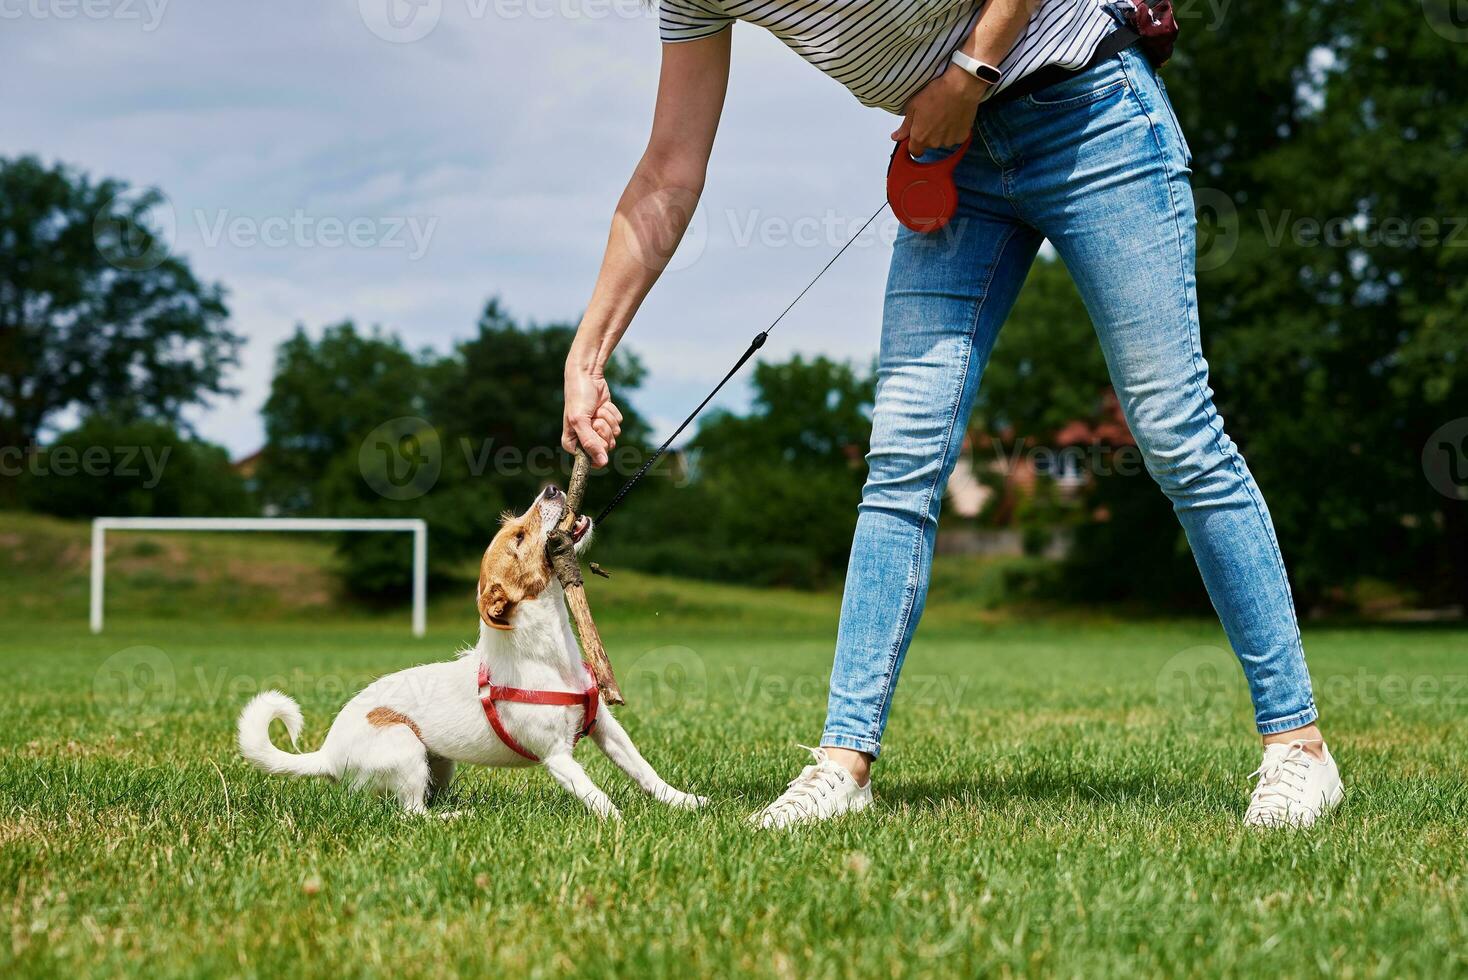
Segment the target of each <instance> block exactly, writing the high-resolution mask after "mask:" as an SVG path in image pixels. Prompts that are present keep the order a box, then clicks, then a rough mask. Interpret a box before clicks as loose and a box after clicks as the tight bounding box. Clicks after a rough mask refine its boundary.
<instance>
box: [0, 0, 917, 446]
mask: <svg viewBox="0 0 1468 980" xmlns="http://www.w3.org/2000/svg"><path fill="white" fill-rule="evenodd" d="M734 30H735V37H734V65H733V71H732V77H731V81H730V93H729V98H728V102H727V104H726V107H725V110H724V122H723V125H722V127H721V129H720V134H719V138H718V142H717V144H716V146H715V148H714V156H713V160H712V161H711V164H710V169H709V178H708V184H707V187H706V189H705V192H704V197H703V202H702V205H701V209H700V214H699V215H698V216H697V217H696V218H695V220H694V224H693V228H692V230H691V231H690V233H689V236H688V237H687V239H685V242H684V247H683V248H682V249H681V250H680V252H679V254H678V255H677V256H676V257H675V259H674V261H673V265H672V267H671V268H670V270H669V271H668V272H666V273H665V274H664V276H663V279H662V281H661V282H660V283H659V285H658V286H657V288H655V289H654V291H653V293H652V295H651V296H650V297H649V299H648V301H647V302H646V304H645V305H644V307H643V310H642V312H641V313H640V314H639V316H638V318H637V320H636V321H635V322H634V324H633V326H632V329H631V332H630V333H629V334H628V337H627V339H626V340H625V341H624V345H625V346H626V347H629V348H630V349H632V350H634V351H636V352H637V354H638V355H639V356H640V357H641V358H642V359H643V361H644V363H645V364H646V366H647V367H648V369H649V376H648V379H647V381H646V382H645V384H644V387H643V390H642V391H640V392H638V393H637V394H635V395H634V396H633V401H634V402H635V403H636V404H637V406H638V407H639V408H640V409H641V410H642V411H643V412H644V414H645V415H647V416H648V417H649V418H651V419H652V421H653V423H654V426H655V428H656V429H657V430H658V431H659V432H670V431H671V430H672V428H673V427H674V426H675V425H676V423H677V421H678V420H680V419H681V417H682V415H683V414H685V413H686V412H687V411H688V410H690V409H691V408H692V407H693V405H695V404H697V402H698V400H699V398H700V397H701V396H702V394H703V393H704V391H705V390H706V389H707V388H708V387H710V386H711V385H712V384H713V382H715V381H716V380H717V379H718V378H719V377H720V376H722V374H723V373H724V371H725V370H727V368H728V366H729V365H730V364H731V363H732V362H733V360H734V359H735V358H736V357H737V356H738V355H739V354H740V353H741V352H742V351H743V350H744V348H745V346H746V345H747V343H748V341H749V338H750V337H751V336H753V335H754V334H755V333H756V332H757V331H758V330H759V329H761V328H762V327H763V326H764V325H766V324H767V323H768V322H769V321H770V320H772V319H773V318H774V316H775V315H776V314H778V313H779V311H780V310H781V309H782V308H783V307H784V306H785V304H786V303H787V302H788V301H789V300H790V299H791V298H792V297H793V296H794V295H795V294H796V293H797V292H799V290H800V289H801V288H802V287H803V286H804V285H805V283H806V282H807V281H808V280H809V279H810V277H811V276H813V275H814V274H815V273H816V272H817V271H818V270H819V269H820V268H821V266H822V265H824V264H825V263H826V261H827V260H828V259H829V258H830V257H831V255H832V254H834V253H835V251H836V249H837V248H839V247H840V245H841V244H842V243H843V242H844V241H845V240H846V238H847V237H848V236H849V235H851V234H852V233H853V232H855V230H856V229H857V228H858V227H859V226H860V225H861V224H862V222H863V221H865V220H866V219H867V218H868V217H869V216H870V215H871V214H872V212H873V211H874V210H876V209H877V207H878V206H879V205H880V204H881V202H882V200H883V179H884V176H885V172H886V167H887V160H888V155H889V152H890V148H891V142H890V140H889V138H888V134H889V133H890V132H891V131H892V129H893V128H894V127H895V124H896V119H895V117H893V116H891V115H889V114H887V113H885V112H882V111H881V110H876V109H869V108H865V107H863V106H861V105H860V104H858V103H857V101H856V100H855V99H854V98H853V97H852V96H851V95H850V94H849V93H848V92H847V91H846V90H845V89H843V88H842V87H840V86H839V85H837V84H836V83H835V82H833V81H831V80H830V79H828V78H825V77H824V76H822V75H821V74H820V73H818V72H816V71H815V70H813V69H811V68H810V67H809V66H807V65H806V64H805V63H803V62H802V61H801V60H800V59H799V58H797V57H796V56H795V55H794V54H793V53H792V52H790V51H788V50H787V49H786V48H785V47H784V46H783V45H781V44H780V43H779V42H778V41H776V40H775V39H774V38H773V37H771V36H770V35H768V34H767V33H765V32H764V31H761V30H759V29H757V28H752V27H750V26H748V25H744V24H739V25H736V27H735V29H734ZM658 55H659V42H658V37H657V22H656V14H655V12H654V11H653V10H650V9H648V8H647V7H644V6H643V5H642V3H641V2H640V0H319V2H307V3H302V2H299V0H294V2H287V0H251V2H249V3H226V2H223V0H0V91H3V92H4V93H5V97H4V98H3V99H0V155H4V156H15V155H18V154H27V153H31V154H36V155H38V156H40V157H41V158H42V159H44V160H46V161H48V162H52V161H62V162H65V163H67V164H69V165H71V166H74V167H76V168H78V169H81V170H84V171H87V172H89V173H91V174H92V175H94V176H96V177H103V176H108V177H115V178H120V179H122V180H125V181H128V182H129V183H131V184H133V185H134V186H138V187H143V186H153V187H157V188H159V189H160V190H162V191H163V192H164V194H165V195H166V196H167V200H168V204H167V206H166V208H165V209H164V210H163V211H161V212H160V220H163V221H165V222H171V225H172V229H173V235H172V250H173V251H174V252H175V253H177V254H180V255H183V256H185V257H186V258H187V259H188V260H189V262H190V263H191V265H192V266H193V268H194V270H195V272H196V274H198V275H199V276H200V277H201V278H203V279H205V280H208V281H215V282H220V283H222V284H223V285H224V286H225V287H226V288H227V290H228V293H229V300H228V302H229V306H230V309H231V325H232V327H233V329H234V330H235V331H236V332H237V333H240V334H242V335H243V336H244V337H245V338H246V346H245V348H244V351H243V354H242V359H241V364H240V366H239V368H238V369H237V370H236V371H234V372H233V374H232V376H231V377H230V379H229V381H230V383H231V384H232V385H233V386H234V387H236V388H238V389H239V394H238V396H237V397H233V398H222V399H217V400H215V401H214V402H212V403H211V404H210V405H208V406H207V407H206V408H204V409H202V410H198V411H194V412H193V413H192V414H191V415H190V420H191V421H192V422H193V424H194V425H195V427H196V428H197V430H198V431H199V432H200V434H201V435H203V436H204V437H205V438H208V439H211V440H213V441H216V442H219V443H222V444H223V445H225V446H226V447H228V448H229V450H230V451H231V453H232V454H234V455H235V456H243V455H245V454H248V453H250V452H252V451H254V450H255V449H257V448H259V446H260V444H261V442H262V441H263V428H262V424H261V419H260V408H261V406H262V404H263V403H264V400H265V397H266V395H267V394H268V391H269V384H270V374H271V368H272V361H273V357H274V352H275V348H276V346H277V345H278V344H279V343H280V342H281V341H282V340H283V339H285V338H286V337H287V336H289V334H290V333H291V332H293V331H294V330H295V328H296V327H297V325H302V326H304V327H305V328H306V329H307V331H308V332H312V333H316V332H319V331H320V330H321V329H322V328H323V327H325V326H327V325H330V324H333V323H338V322H340V321H342V320H344V319H352V320H354V321H356V322H357V323H358V325H360V326H364V327H366V326H374V325H376V326H381V327H383V328H384V329H387V330H390V331H393V332H395V333H397V334H398V335H400V336H401V337H402V338H403V340H404V341H405V342H406V343H407V344H408V345H409V346H410V347H413V348H420V347H433V348H436V349H440V350H447V349H448V348H449V347H450V346H451V345H452V344H453V343H454V342H456V341H458V340H461V339H464V338H467V337H469V336H470V335H471V333H472V331H473V328H474V324H475V322H476V320H477V318H478V314H479V312H480V311H481V310H482V309H483V307H484V304H485V302H486V300H488V299H489V298H490V297H491V296H498V297H499V298H500V299H501V301H502V302H503V303H504V304H505V306H506V307H507V308H508V310H509V311H510V312H511V314H513V315H515V316H516V317H517V318H521V319H528V320H535V321H540V322H545V321H551V320H562V321H564V320H569V319H574V318H576V317H577V316H578V315H579V313H580V311H581V310H582V308H583V307H584V306H585V304H586V301H587V298H588V297H589V296H590V294H591V288H592V285H593V282H594V280H595V276H596V270H597V267H598V264H599V262H600V258H601V252H602V247H603V245H604V244H605V239H606V234H607V227H608V221H609V219H610V216H611V213H612V210H613V207H614V206H615V203H616V200H617V198H618V196H619V195H620V193H621V191H622V188H623V186H624V185H625V183H626V180H627V178H628V176H629V175H630V174H631V172H632V168H633V166H634V165H635V164H636V162H637V159H638V157H639V156H640V155H641V152H642V149H643V146H644V145H645V141H646V137H647V132H648V129H649V126H650V122H651V118H652V105H653V97H654V92H655V85H656V80H657V70H658ZM895 230H896V224H895V221H894V219H893V218H892V217H891V215H890V213H884V215H883V216H882V217H880V218H879V219H878V220H877V222H875V223H874V224H873V226H872V229H869V230H868V231H867V232H866V234H865V235H864V236H863V237H862V239H861V240H860V241H859V242H858V243H857V244H855V245H853V246H852V248H851V249H850V250H848V252H847V253H846V255H844V256H843V257H842V258H841V261H840V262H839V263H838V264H837V265H836V266H835V267H834V268H833V269H832V270H831V271H830V272H829V273H827V274H826V277H825V278H824V279H822V281H821V282H820V283H819V284H818V285H817V286H816V287H815V288H814V289H812V290H811V292H810V294H809V295H808V296H806V298H805V299H804V300H802V301H801V304H800V305H799V306H797V307H796V309H795V311H794V312H792V313H791V314H790V316H789V317H787V318H786V320H785V321H784V323H782V325H781V326H780V329H779V330H778V331H777V332H776V333H775V334H774V335H773V337H772V338H771V341H770V343H769V344H768V345H767V346H766V347H765V350H764V356H765V357H767V358H770V359H776V360H778V359H783V358H785V357H787V356H789V355H790V354H792V353H794V352H801V353H805V354H817V353H823V354H827V355H830V356H833V357H836V358H839V359H845V360H852V361H856V362H858V363H862V364H865V363H867V362H868V361H869V360H870V358H871V357H872V356H873V355H874V353H875V350H876V344H877V335H878V329H879V325H880V313H881V293H882V284H883V280H884V277H885V272H886V263H887V259H888V257H889V255H890V243H891V240H892V237H893V234H894V233H895ZM746 399H747V388H734V389H731V394H730V395H729V397H728V398H727V399H726V400H725V402H726V404H730V405H733V406H735V407H737V406H738V405H740V404H741V403H742V402H743V401H744V400H746ZM551 437H552V438H554V434H552V436H551Z"/></svg>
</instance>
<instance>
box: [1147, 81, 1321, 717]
mask: <svg viewBox="0 0 1468 980" xmlns="http://www.w3.org/2000/svg"><path fill="white" fill-rule="evenodd" d="M1122 71H1123V72H1125V73H1126V77H1127V87H1128V89H1130V91H1131V93H1132V97H1133V98H1134V99H1135V100H1136V102H1137V107H1138V108H1139V109H1141V110H1142V115H1143V116H1145V117H1146V119H1147V129H1148V131H1149V132H1150V133H1151V136H1152V142H1153V145H1155V146H1156V147H1157V158H1158V161H1159V162H1160V163H1161V164H1162V166H1163V169H1164V171H1165V170H1166V169H1167V166H1168V164H1167V152H1166V149H1165V148H1164V147H1163V145H1162V141H1161V140H1160V139H1159V138H1158V135H1157V120H1156V119H1154V118H1153V116H1152V113H1151V112H1150V111H1148V109H1147V103H1146V102H1145V101H1143V99H1142V96H1141V93H1139V92H1138V91H1137V88H1136V86H1135V85H1134V84H1133V83H1132V78H1133V76H1132V68H1131V66H1130V65H1129V64H1128V63H1127V59H1126V58H1123V59H1122ZM1165 184H1166V186H1167V199H1168V201H1169V202H1171V204H1172V221H1173V227H1174V228H1175V229H1176V233H1177V235H1176V239H1175V241H1176V242H1177V254H1178V272H1179V273H1180V274H1181V276H1182V278H1183V279H1184V280H1186V279H1187V275H1188V268H1187V264H1188V263H1187V256H1186V255H1185V254H1183V248H1182V241H1183V230H1182V225H1181V224H1180V221H1179V218H1178V214H1179V212H1180V210H1181V209H1180V204H1179V201H1178V199H1177V195H1176V194H1175V193H1173V189H1172V180H1171V179H1170V178H1169V179H1167V180H1165ZM1196 275H1197V274H1196V273H1194V278H1195V280H1196ZM1193 288H1194V293H1195V294H1196V292H1197V285H1196V282H1195V284H1194V287H1193ZM1188 320H1189V326H1190V328H1191V329H1190V330H1189V331H1188V347H1189V353H1190V354H1191V355H1192V358H1193V387H1194V389H1195V391H1196V393H1197V395H1198V397H1199V399H1201V404H1204V405H1207V406H1208V411H1209V417H1208V431H1209V432H1211V433H1212V435H1213V444H1212V448H1213V451H1214V452H1216V453H1218V454H1219V455H1221V456H1223V457H1224V458H1225V459H1227V460H1228V463H1229V466H1230V468H1232V469H1233V471H1234V475H1235V476H1236V477H1238V480H1239V483H1240V484H1241V485H1242V486H1243V487H1244V488H1245V489H1246V490H1247V491H1248V493H1249V502H1250V503H1251V504H1252V505H1253V507H1254V516H1255V517H1256V518H1257V519H1258V520H1259V522H1260V524H1261V525H1262V526H1263V528H1264V531H1265V537H1267V538H1268V539H1269V546H1270V552H1271V553H1272V554H1273V555H1274V571H1275V574H1276V575H1278V576H1279V579H1280V583H1281V584H1282V585H1283V586H1284V594H1285V597H1286V598H1287V599H1288V600H1289V608H1290V614H1291V618H1292V619H1293V620H1294V625H1295V650H1296V651H1297V652H1298V654H1299V656H1300V658H1301V660H1303V659H1304V649H1305V644H1304V639H1303V638H1302V637H1301V635H1300V621H1299V617H1298V616H1295V615H1294V608H1295V597H1294V592H1293V590H1292V589H1291V588H1290V577H1289V573H1288V572H1287V571H1286V570H1285V564H1284V554H1283V553H1282V552H1281V551H1280V549H1279V540H1278V539H1277V538H1276V537H1275V534H1274V529H1273V527H1272V526H1271V524H1270V521H1269V520H1268V518H1267V517H1266V515H1265V510H1264V505H1263V501H1261V500H1260V498H1259V493H1258V488H1257V487H1255V486H1254V481H1253V480H1252V479H1245V474H1244V472H1243V468H1242V459H1241V458H1240V456H1239V454H1238V453H1237V452H1235V451H1231V450H1225V449H1224V448H1223V445H1222V439H1221V435H1222V430H1223V427H1222V425H1220V424H1219V419H1218V412H1217V410H1216V409H1215V408H1214V407H1213V400H1212V399H1211V398H1209V397H1207V393H1206V392H1204V391H1203V388H1202V385H1201V382H1200V381H1199V380H1198V376H1199V374H1200V373H1201V372H1200V371H1199V362H1200V361H1202V360H1203V349H1202V346H1201V339H1200V338H1201V334H1202V326H1201V324H1200V323H1199V322H1198V304H1197V301H1196V298H1195V299H1194V301H1193V302H1191V303H1189V304H1188ZM1306 677H1307V679H1308V677H1309V674H1308V673H1307V674H1306ZM1314 700H1315V699H1314V698H1313V697H1312V698H1311V699H1310V701H1311V708H1310V709H1307V710H1314V709H1313V706H1314ZM1255 723H1256V725H1257V724H1259V722H1258V718H1257V716H1256V718H1255Z"/></svg>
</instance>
